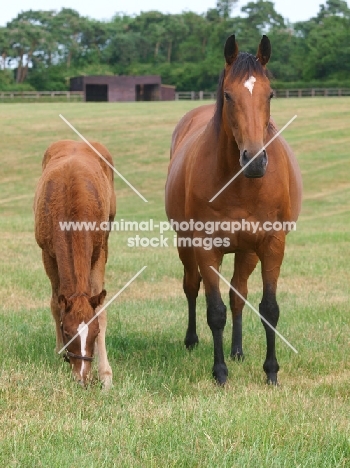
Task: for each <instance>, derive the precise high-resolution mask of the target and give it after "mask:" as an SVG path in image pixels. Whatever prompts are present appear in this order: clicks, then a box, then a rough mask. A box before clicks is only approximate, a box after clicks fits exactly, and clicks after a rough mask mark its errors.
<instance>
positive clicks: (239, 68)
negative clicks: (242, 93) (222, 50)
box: [214, 52, 271, 134]
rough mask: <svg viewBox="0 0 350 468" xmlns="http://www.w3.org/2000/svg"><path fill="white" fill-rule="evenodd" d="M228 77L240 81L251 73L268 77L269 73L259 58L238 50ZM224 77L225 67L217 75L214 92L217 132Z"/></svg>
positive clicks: (217, 129) (222, 102)
mask: <svg viewBox="0 0 350 468" xmlns="http://www.w3.org/2000/svg"><path fill="white" fill-rule="evenodd" d="M229 73H230V77H231V78H232V79H233V80H239V81H242V80H244V79H248V78H249V77H250V76H251V75H255V76H267V77H268V78H270V76H271V75H270V73H269V72H268V70H266V68H264V67H263V66H262V65H261V63H260V62H259V60H258V59H257V58H256V57H255V56H254V55H252V54H248V53H247V52H240V53H239V54H238V56H237V58H236V60H235V62H234V64H233V66H232V67H231V69H230V72H229ZM224 78H225V69H223V70H222V72H221V73H220V77H219V83H218V89H217V92H216V107H215V113H214V126H215V129H216V131H217V134H219V132H220V127H221V117H222V108H223V105H224V93H223V90H222V87H223V84H224Z"/></svg>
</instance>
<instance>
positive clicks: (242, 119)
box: [216, 35, 273, 177]
mask: <svg viewBox="0 0 350 468" xmlns="http://www.w3.org/2000/svg"><path fill="white" fill-rule="evenodd" d="M270 54H271V45H270V41H269V39H268V38H267V36H263V38H262V40H261V42H260V44H259V47H258V51H257V54H256V56H254V55H251V54H248V53H239V52H238V46H237V43H236V40H235V36H234V35H233V36H230V37H229V38H228V39H227V41H226V44H225V49H224V55H225V60H226V65H225V69H224V71H223V75H222V79H221V83H220V89H219V92H218V101H217V110H216V114H217V115H216V119H220V118H221V119H222V120H221V123H222V124H223V126H224V129H225V132H226V134H227V136H228V138H234V139H235V140H236V143H237V146H238V148H239V151H240V164H241V166H242V167H244V171H243V173H244V175H245V176H246V177H262V176H263V175H264V174H265V171H266V166H267V162H268V157H267V152H266V151H265V150H263V149H262V148H263V146H264V141H265V137H266V133H267V128H268V125H269V120H270V101H271V98H272V97H273V92H272V90H271V86H270V81H269V79H268V78H267V76H266V74H267V71H266V69H265V65H266V64H267V62H268V61H269V59H270ZM218 114H220V115H218ZM256 154H257V156H256V157H255V159H254V160H253V161H251V160H252V158H254V156H255V155H256Z"/></svg>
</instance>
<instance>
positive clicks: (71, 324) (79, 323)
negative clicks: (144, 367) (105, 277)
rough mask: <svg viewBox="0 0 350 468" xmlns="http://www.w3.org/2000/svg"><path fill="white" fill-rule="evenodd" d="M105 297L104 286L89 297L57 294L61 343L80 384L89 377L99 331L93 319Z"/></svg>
mask: <svg viewBox="0 0 350 468" xmlns="http://www.w3.org/2000/svg"><path fill="white" fill-rule="evenodd" d="M105 297H106V291H105V290H104V289H103V290H102V291H101V293H100V294H98V295H97V296H93V297H91V298H89V297H88V296H87V295H86V294H73V296H71V297H70V298H68V299H66V297H65V296H63V295H60V296H59V298H58V304H59V307H60V313H61V332H62V340H63V344H64V345H66V344H68V345H67V347H66V354H65V358H66V360H67V361H68V362H69V363H70V365H71V367H72V372H73V376H74V378H75V379H76V380H77V381H78V382H79V383H80V384H82V385H86V383H87V382H88V380H89V378H90V373H91V362H92V360H93V356H94V345H95V340H96V338H97V335H98V334H99V332H100V329H99V325H98V319H97V317H96V318H95V319H93V318H94V316H95V311H96V308H97V307H98V306H99V305H102V304H103V301H104V298H105ZM92 319H93V320H92ZM90 321H91V323H89V322H90Z"/></svg>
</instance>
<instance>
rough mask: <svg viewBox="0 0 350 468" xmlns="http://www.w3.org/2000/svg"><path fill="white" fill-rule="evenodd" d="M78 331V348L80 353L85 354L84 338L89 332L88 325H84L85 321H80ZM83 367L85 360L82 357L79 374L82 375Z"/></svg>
mask: <svg viewBox="0 0 350 468" xmlns="http://www.w3.org/2000/svg"><path fill="white" fill-rule="evenodd" d="M77 331H78V333H79V335H80V348H81V355H82V356H85V354H86V339H87V336H88V334H89V327H87V326H85V322H81V324H80V325H79V327H78V330H77ZM84 368H85V361H84V359H82V360H81V369H80V375H81V377H83V373H84Z"/></svg>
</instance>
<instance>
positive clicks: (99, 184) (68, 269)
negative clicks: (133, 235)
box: [34, 140, 116, 388]
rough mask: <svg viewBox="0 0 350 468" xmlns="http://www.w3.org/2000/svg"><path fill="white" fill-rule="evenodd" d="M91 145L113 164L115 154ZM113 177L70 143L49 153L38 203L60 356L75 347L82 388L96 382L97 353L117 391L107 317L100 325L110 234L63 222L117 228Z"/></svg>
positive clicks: (83, 147)
mask: <svg viewBox="0 0 350 468" xmlns="http://www.w3.org/2000/svg"><path fill="white" fill-rule="evenodd" d="M91 144H92V146H93V147H94V148H95V149H96V150H97V151H98V152H99V153H100V154H101V155H102V156H103V157H104V158H105V159H106V160H107V161H108V162H109V163H110V164H111V165H113V160H112V156H111V155H110V153H109V152H108V150H107V149H106V148H105V147H104V146H103V145H101V144H100V143H97V142H92V143H91ZM113 179H114V173H113V170H112V169H111V168H110V167H109V166H108V165H107V164H106V163H105V162H104V161H103V160H102V159H101V158H100V157H99V156H98V155H97V154H96V153H95V152H94V151H93V149H92V148H90V147H89V146H88V145H87V144H86V143H84V142H77V141H71V140H63V141H58V142H55V143H53V144H52V145H51V146H50V147H49V148H48V149H47V150H46V152H45V155H44V158H43V162H42V175H41V177H40V179H39V182H38V185H37V189H36V193H35V200H34V214H35V238H36V241H37V243H38V245H39V247H41V249H42V260H43V263H44V268H45V271H46V274H47V276H48V277H49V279H50V281H51V286H52V297H51V312H52V315H53V318H54V320H55V323H56V351H57V352H58V351H59V350H60V349H61V348H62V347H63V346H64V345H66V344H68V343H69V341H70V340H71V339H72V338H73V337H74V336H75V335H76V334H77V333H79V334H78V335H77V336H76V338H75V339H74V340H73V341H72V342H71V343H70V344H68V346H67V348H66V353H65V358H66V360H67V361H68V362H70V365H71V368H72V373H73V377H74V378H75V379H76V380H77V381H78V382H79V383H80V384H82V385H85V384H87V382H88V381H89V379H90V377H91V361H92V360H93V356H94V350H95V348H96V353H97V355H98V373H99V378H100V380H101V382H102V384H103V386H104V387H105V388H108V387H110V386H111V384H112V370H111V366H110V365H109V362H108V358H107V352H106V345H105V333H106V326H107V316H106V311H105V310H104V311H102V312H101V314H100V315H99V316H98V317H97V318H96V319H95V320H92V322H91V323H90V324H89V325H88V327H86V326H85V325H86V324H87V323H88V322H89V321H90V320H91V319H93V317H94V316H95V314H96V313H97V311H98V309H99V307H100V306H101V305H102V303H103V300H104V298H105V296H106V291H105V289H103V285H104V272H105V264H106V261H107V256H108V234H109V232H108V231H107V230H101V229H99V228H98V229H96V230H88V229H82V230H72V229H70V230H67V229H62V226H60V223H64V222H91V223H96V226H99V225H100V223H101V222H108V221H113V219H114V216H115V213H116V196H115V192H114V188H113Z"/></svg>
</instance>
